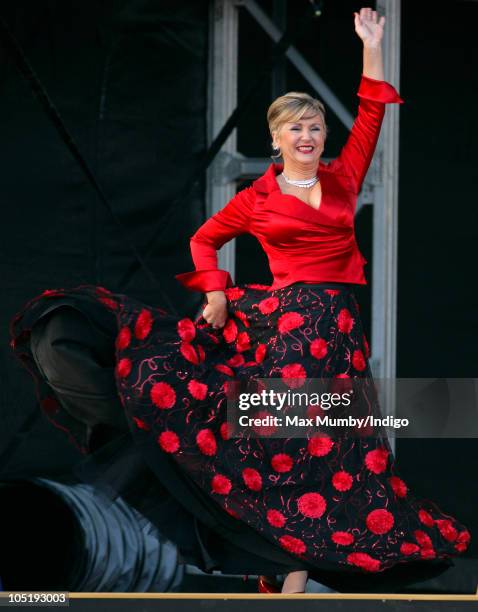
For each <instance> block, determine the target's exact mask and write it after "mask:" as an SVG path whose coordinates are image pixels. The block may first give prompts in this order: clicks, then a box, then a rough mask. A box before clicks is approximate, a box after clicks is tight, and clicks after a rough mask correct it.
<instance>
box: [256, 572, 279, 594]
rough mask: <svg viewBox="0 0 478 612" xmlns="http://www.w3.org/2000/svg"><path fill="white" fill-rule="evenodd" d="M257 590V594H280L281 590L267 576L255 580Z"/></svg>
mask: <svg viewBox="0 0 478 612" xmlns="http://www.w3.org/2000/svg"><path fill="white" fill-rule="evenodd" d="M257 590H258V592H259V593H280V592H281V588H280V586H279V584H278V583H277V582H273V581H272V580H271V579H270V578H269V577H268V576H259V577H258V579H257Z"/></svg>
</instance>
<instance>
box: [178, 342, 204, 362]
mask: <svg viewBox="0 0 478 612" xmlns="http://www.w3.org/2000/svg"><path fill="white" fill-rule="evenodd" d="M179 350H180V351H181V355H182V356H183V357H184V359H186V361H189V363H193V364H194V365H197V364H198V363H199V360H200V358H199V355H198V353H197V352H196V349H195V348H194V346H193V345H192V344H190V343H189V342H181V344H180V346H179Z"/></svg>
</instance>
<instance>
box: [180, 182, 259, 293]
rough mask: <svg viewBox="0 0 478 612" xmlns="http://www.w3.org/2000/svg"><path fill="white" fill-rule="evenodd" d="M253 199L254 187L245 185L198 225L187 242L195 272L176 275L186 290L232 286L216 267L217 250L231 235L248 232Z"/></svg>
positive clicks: (214, 289)
mask: <svg viewBox="0 0 478 612" xmlns="http://www.w3.org/2000/svg"><path fill="white" fill-rule="evenodd" d="M254 200H255V195H254V189H252V187H247V188H246V189H243V190H242V191H240V192H239V193H238V194H237V195H235V196H234V197H233V198H232V200H230V202H228V204H226V206H224V208H222V209H221V210H220V211H219V212H218V213H216V214H215V215H213V216H212V217H211V218H210V219H208V221H206V222H205V223H204V224H203V225H201V227H200V228H199V229H198V231H197V232H196V233H195V234H194V236H193V237H192V238H191V243H190V245H191V255H192V258H193V262H194V266H195V268H196V271H195V272H186V273H184V274H177V275H176V277H175V278H176V279H177V280H178V281H179V282H180V283H182V284H183V285H184V286H185V287H187V288H188V289H193V290H197V291H202V292H207V291H218V290H224V289H226V288H227V287H231V286H232V279H231V276H230V274H229V272H226V271H225V270H219V269H218V268H217V250H218V249H220V248H221V247H222V245H223V244H225V243H226V242H228V241H229V240H231V239H232V238H235V237H236V236H239V235H240V234H244V233H246V232H247V231H248V228H249V222H250V219H251V215H252V210H253V208H254Z"/></svg>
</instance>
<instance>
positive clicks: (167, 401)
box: [150, 382, 176, 410]
mask: <svg viewBox="0 0 478 612" xmlns="http://www.w3.org/2000/svg"><path fill="white" fill-rule="evenodd" d="M150 394H151V401H152V402H153V404H154V405H155V406H156V407H157V408H161V409H162V410H164V409H168V408H172V407H173V406H174V404H175V403H176V391H175V390H174V389H173V388H172V387H171V385H169V384H168V383H165V382H159V383H154V385H153V386H152V387H151V392H150Z"/></svg>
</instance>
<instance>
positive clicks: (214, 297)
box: [206, 291, 226, 304]
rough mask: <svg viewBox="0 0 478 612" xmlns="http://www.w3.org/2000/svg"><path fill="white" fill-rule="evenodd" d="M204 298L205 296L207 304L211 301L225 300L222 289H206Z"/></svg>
mask: <svg viewBox="0 0 478 612" xmlns="http://www.w3.org/2000/svg"><path fill="white" fill-rule="evenodd" d="M206 298H207V301H208V304H211V302H216V301H219V300H221V301H223V300H225V299H226V294H225V293H224V291H208V292H207V293H206Z"/></svg>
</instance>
